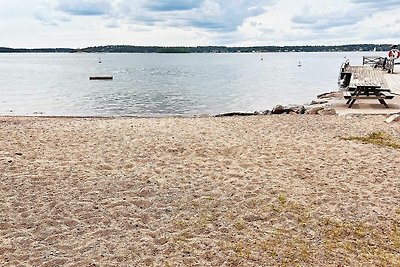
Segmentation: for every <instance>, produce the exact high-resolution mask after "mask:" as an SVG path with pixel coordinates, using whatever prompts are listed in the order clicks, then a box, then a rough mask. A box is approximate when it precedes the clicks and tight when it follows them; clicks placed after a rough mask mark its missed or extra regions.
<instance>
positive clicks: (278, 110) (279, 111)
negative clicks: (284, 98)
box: [272, 105, 285, 114]
mask: <svg viewBox="0 0 400 267" xmlns="http://www.w3.org/2000/svg"><path fill="white" fill-rule="evenodd" d="M283 113H285V108H284V106H282V105H276V106H275V107H274V108H273V109H272V114H283Z"/></svg>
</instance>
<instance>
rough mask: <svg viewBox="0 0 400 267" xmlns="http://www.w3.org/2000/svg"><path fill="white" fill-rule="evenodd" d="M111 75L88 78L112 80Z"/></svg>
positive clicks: (90, 78)
mask: <svg viewBox="0 0 400 267" xmlns="http://www.w3.org/2000/svg"><path fill="white" fill-rule="evenodd" d="M112 79H113V76H90V77H89V80H112Z"/></svg>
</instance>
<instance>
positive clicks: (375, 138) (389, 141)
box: [342, 131, 400, 149]
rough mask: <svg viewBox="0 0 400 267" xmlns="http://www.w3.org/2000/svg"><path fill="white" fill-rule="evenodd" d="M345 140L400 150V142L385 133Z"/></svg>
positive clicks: (374, 133)
mask: <svg viewBox="0 0 400 267" xmlns="http://www.w3.org/2000/svg"><path fill="white" fill-rule="evenodd" d="M342 139H343V140H350V141H354V140H355V141H361V142H363V143H365V144H373V145H377V146H383V147H391V148H395V149H400V144H399V142H398V141H397V140H396V139H395V138H394V137H393V136H391V135H390V134H388V133H385V132H383V131H377V132H372V133H369V134H368V135H367V136H350V137H345V138H342Z"/></svg>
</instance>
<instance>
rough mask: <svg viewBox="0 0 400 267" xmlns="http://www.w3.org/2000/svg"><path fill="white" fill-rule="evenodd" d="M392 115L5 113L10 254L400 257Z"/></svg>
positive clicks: (23, 258)
mask: <svg viewBox="0 0 400 267" xmlns="http://www.w3.org/2000/svg"><path fill="white" fill-rule="evenodd" d="M383 121H384V117H382V116H361V117H354V118H348V117H337V116H311V115H310V116H297V115H293V116H292V115H286V116H252V117H240V118H239V117H234V118H143V119H142V118H140V119H138V118H40V117H1V118H0V201H1V204H0V240H1V242H0V265H1V266H283V265H287V266H297V265H298V266H343V265H344V266H365V265H369V266H397V265H399V264H400V258H399V255H400V223H399V222H400V205H399V203H400V179H399V178H400V177H399V176H400V167H399V166H400V150H399V149H397V148H396V147H395V146H394V147H393V146H378V145H375V144H367V143H363V142H362V141H358V140H350V139H346V138H348V137H360V136H367V135H368V134H370V133H376V132H384V133H385V134H388V135H390V136H392V137H393V139H394V140H395V141H396V140H397V141H398V140H399V139H400V126H399V125H400V124H399V123H393V124H386V123H384V122H383ZM353 139H354V138H353Z"/></svg>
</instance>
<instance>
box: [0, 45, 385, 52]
mask: <svg viewBox="0 0 400 267" xmlns="http://www.w3.org/2000/svg"><path fill="white" fill-rule="evenodd" d="M390 47H391V45H390V44H351V45H329V46H326V45H314V46H313V45H305V46H250V47H228V46H196V47H185V46H131V45H107V46H94V47H87V48H80V49H73V48H34V49H28V48H8V47H0V53H238V52H240V53H251V52H258V53H260V52H265V53H268V52H345V51H388V50H390Z"/></svg>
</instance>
